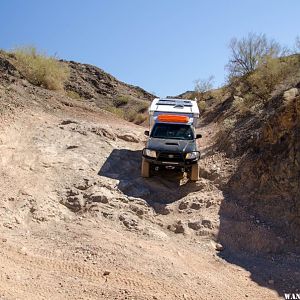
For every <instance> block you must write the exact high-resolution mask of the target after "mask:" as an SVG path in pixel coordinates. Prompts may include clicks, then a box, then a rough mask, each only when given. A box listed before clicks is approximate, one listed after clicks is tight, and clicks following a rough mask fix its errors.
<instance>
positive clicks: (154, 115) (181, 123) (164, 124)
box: [141, 98, 201, 181]
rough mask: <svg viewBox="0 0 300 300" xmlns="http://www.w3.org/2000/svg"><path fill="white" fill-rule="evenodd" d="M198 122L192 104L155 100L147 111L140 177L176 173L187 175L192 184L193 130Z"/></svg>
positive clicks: (195, 177) (195, 171)
mask: <svg viewBox="0 0 300 300" xmlns="http://www.w3.org/2000/svg"><path fill="white" fill-rule="evenodd" d="M198 119H199V108H198V105H197V102H196V101H193V100H186V99H171V98H165V99H164V98H156V99H154V100H153V101H152V103H151V106H150V108H149V131H148V130H146V131H145V135H147V136H149V138H148V141H147V144H146V147H145V148H144V149H143V158H142V169H141V174H142V176H143V177H150V176H151V173H152V172H153V171H156V172H157V171H159V170H160V169H163V168H164V169H173V170H174V169H176V170H181V171H182V172H187V174H188V176H189V178H190V179H191V180H193V181H195V180H198V179H199V165H198V161H199V159H200V152H199V151H198V149H197V143H196V139H197V138H200V137H201V135H200V134H196V132H195V128H196V126H197V121H198Z"/></svg>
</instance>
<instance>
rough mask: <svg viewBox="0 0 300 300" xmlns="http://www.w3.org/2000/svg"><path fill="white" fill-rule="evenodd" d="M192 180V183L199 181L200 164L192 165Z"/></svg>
mask: <svg viewBox="0 0 300 300" xmlns="http://www.w3.org/2000/svg"><path fill="white" fill-rule="evenodd" d="M189 175H190V176H189V177H190V180H191V181H197V180H199V163H198V162H197V163H196V164H194V165H192V168H191V171H190V174H189Z"/></svg>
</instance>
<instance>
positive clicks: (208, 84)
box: [195, 75, 214, 100]
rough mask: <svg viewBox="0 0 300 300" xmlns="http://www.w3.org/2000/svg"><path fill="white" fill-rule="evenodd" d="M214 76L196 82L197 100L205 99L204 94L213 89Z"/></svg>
mask: <svg viewBox="0 0 300 300" xmlns="http://www.w3.org/2000/svg"><path fill="white" fill-rule="evenodd" d="M213 83H214V76H212V75H211V76H209V77H208V78H205V79H197V80H195V97H196V98H197V100H201V99H202V98H203V94H204V93H205V92H207V91H209V90H211V89H212V88H213Z"/></svg>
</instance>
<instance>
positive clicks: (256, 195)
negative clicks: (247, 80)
mask: <svg viewBox="0 0 300 300" xmlns="http://www.w3.org/2000/svg"><path fill="white" fill-rule="evenodd" d="M297 87H300V83H299V84H298V85H297ZM298 94H299V92H298V90H297V88H294V89H291V90H289V91H287V92H285V93H284V94H282V95H280V96H278V97H277V98H276V99H274V100H273V101H272V102H271V103H270V104H269V105H270V106H271V107H272V108H271V109H270V108H269V109H268V114H266V115H265V116H264V118H263V120H261V122H260V123H261V124H262V126H261V128H259V129H258V130H254V131H253V133H254V135H252V142H251V143H249V145H247V146H248V147H249V148H248V150H247V151H246V153H245V154H244V155H243V157H242V159H241V161H240V164H239V167H238V169H237V171H236V173H235V174H234V176H232V178H231V180H230V181H229V183H228V189H229V191H230V193H231V195H233V196H234V197H235V198H236V199H238V202H239V204H240V205H242V206H244V207H246V208H247V209H248V210H249V211H250V212H251V213H254V214H255V215H256V216H259V217H260V218H262V219H264V220H265V221H266V222H271V223H272V224H274V225H275V226H276V227H277V229H278V230H279V232H286V233H288V234H291V236H292V237H293V238H294V240H295V241H296V242H297V240H299V238H300V97H299V95H298ZM249 129H251V127H250V128H249Z"/></svg>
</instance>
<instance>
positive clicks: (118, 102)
mask: <svg viewBox="0 0 300 300" xmlns="http://www.w3.org/2000/svg"><path fill="white" fill-rule="evenodd" d="M129 100H130V98H129V97H128V96H118V97H117V98H115V99H114V100H113V104H114V106H115V107H121V106H124V105H126V104H128V102H129Z"/></svg>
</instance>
